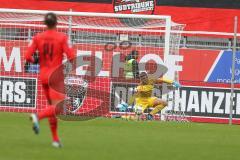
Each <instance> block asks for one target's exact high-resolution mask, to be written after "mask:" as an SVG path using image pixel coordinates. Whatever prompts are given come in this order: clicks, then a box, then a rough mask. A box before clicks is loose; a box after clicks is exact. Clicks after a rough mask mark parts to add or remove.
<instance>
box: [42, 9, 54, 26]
mask: <svg viewBox="0 0 240 160" xmlns="http://www.w3.org/2000/svg"><path fill="white" fill-rule="evenodd" d="M44 24H46V25H47V27H48V28H54V27H56V25H57V16H56V14H54V13H52V12H50V13H47V14H46V15H45V17H44Z"/></svg>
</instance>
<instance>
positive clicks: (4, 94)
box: [0, 76, 37, 108]
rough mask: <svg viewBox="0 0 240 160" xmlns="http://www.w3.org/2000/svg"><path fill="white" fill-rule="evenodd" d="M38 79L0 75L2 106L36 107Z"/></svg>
mask: <svg viewBox="0 0 240 160" xmlns="http://www.w3.org/2000/svg"><path fill="white" fill-rule="evenodd" d="M36 87H37V79H35V78H21V77H2V76H0V107H20V108H36V95H37V94H36V90H37V89H36Z"/></svg>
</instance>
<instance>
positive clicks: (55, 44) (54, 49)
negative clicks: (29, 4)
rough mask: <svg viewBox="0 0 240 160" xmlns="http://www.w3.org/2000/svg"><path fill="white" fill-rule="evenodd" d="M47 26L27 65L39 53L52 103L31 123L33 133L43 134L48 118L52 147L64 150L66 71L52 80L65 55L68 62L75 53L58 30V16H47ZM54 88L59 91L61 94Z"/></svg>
mask: <svg viewBox="0 0 240 160" xmlns="http://www.w3.org/2000/svg"><path fill="white" fill-rule="evenodd" d="M44 23H45V25H46V26H47V29H46V31H44V32H42V33H39V34H37V35H36V36H35V37H33V40H32V42H31V43H30V44H29V47H28V49H27V52H26V54H25V59H26V61H27V62H31V63H34V62H35V61H37V60H36V58H34V57H33V54H34V52H35V51H36V50H37V51H38V52H39V63H40V79H41V81H42V87H43V89H44V93H45V95H46V98H47V100H48V106H47V107H46V108H44V109H43V110H41V111H40V112H39V113H38V114H31V116H30V119H31V120H32V123H33V130H34V132H35V133H36V134H38V133H39V121H40V120H42V119H44V118H48V122H49V125H50V129H51V133H52V141H53V142H52V145H53V146H54V147H57V148H60V147H61V146H62V144H61V142H60V139H59V137H58V133H57V124H58V123H57V118H56V115H57V114H59V113H60V112H61V111H62V109H63V103H61V102H63V100H64V98H65V95H64V94H63V93H64V75H63V70H61V71H59V73H58V76H57V77H56V78H55V79H51V81H50V76H51V74H52V73H53V72H54V71H55V70H56V69H57V68H58V67H59V66H60V65H61V64H62V61H63V56H64V53H65V54H66V56H67V58H68V59H73V58H74V57H75V56H74V53H73V50H72V48H71V47H70V46H69V45H68V38H67V36H66V35H65V34H64V33H60V32H58V31H57V30H56V26H57V16H56V15H55V14H54V13H47V14H46V15H45V17H44ZM53 88H55V89H56V88H57V89H58V90H59V91H60V92H61V93H60V92H58V91H56V90H55V89H53Z"/></svg>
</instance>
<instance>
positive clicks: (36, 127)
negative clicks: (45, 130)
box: [30, 84, 53, 134]
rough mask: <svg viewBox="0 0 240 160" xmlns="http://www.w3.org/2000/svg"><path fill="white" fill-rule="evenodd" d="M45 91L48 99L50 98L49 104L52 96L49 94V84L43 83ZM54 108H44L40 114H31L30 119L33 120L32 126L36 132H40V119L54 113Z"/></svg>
mask: <svg viewBox="0 0 240 160" xmlns="http://www.w3.org/2000/svg"><path fill="white" fill-rule="evenodd" d="M42 88H43V91H44V93H45V96H46V99H47V100H48V104H50V103H51V101H50V96H49V86H48V85H47V84H42ZM52 112H53V109H52V108H49V107H47V108H44V109H43V110H41V111H40V112H38V114H36V113H33V114H31V115H30V120H31V121H32V125H33V126H32V128H33V131H34V133H35V134H38V133H39V130H40V128H39V121H40V120H41V119H43V118H45V117H47V116H48V115H49V114H52Z"/></svg>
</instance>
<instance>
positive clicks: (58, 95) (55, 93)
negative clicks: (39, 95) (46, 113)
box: [42, 82, 65, 100]
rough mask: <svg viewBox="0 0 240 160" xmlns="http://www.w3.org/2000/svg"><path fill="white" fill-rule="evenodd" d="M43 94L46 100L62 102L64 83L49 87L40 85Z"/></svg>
mask: <svg viewBox="0 0 240 160" xmlns="http://www.w3.org/2000/svg"><path fill="white" fill-rule="evenodd" d="M42 87H43V90H44V93H45V95H46V97H47V99H48V100H50V99H51V100H64V99H65V93H64V83H61V82H59V83H58V84H54V85H49V84H42Z"/></svg>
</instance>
